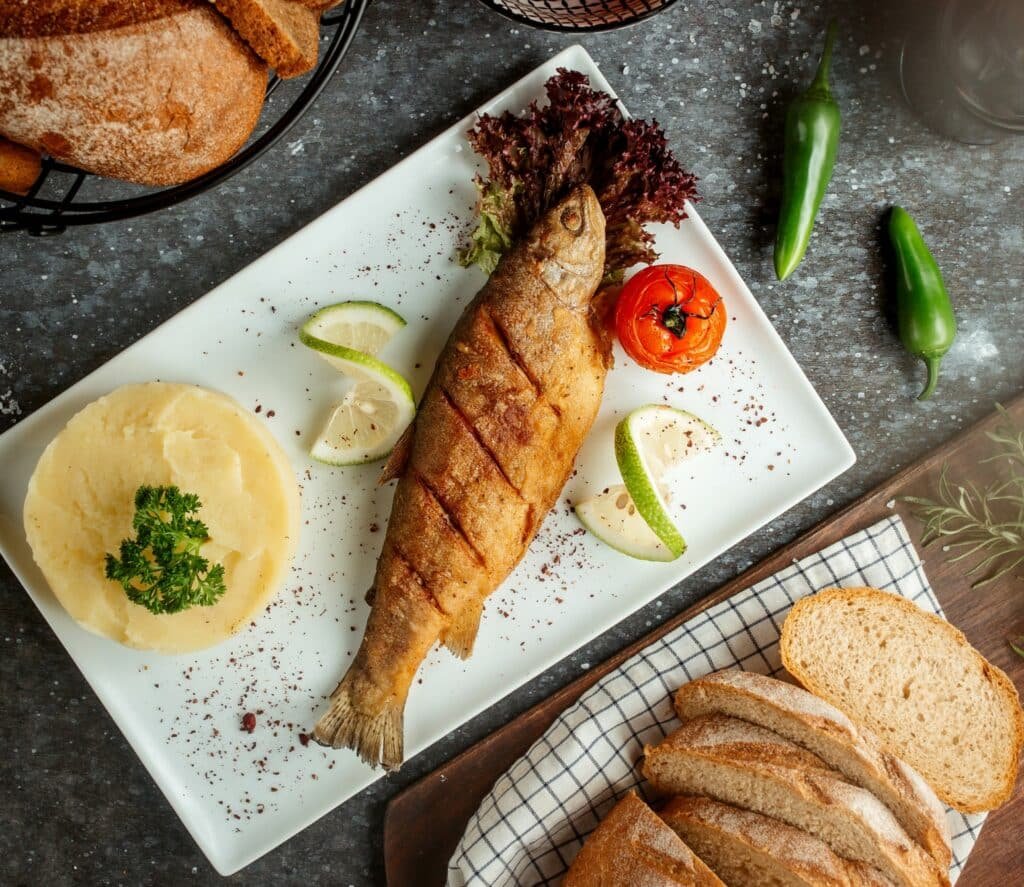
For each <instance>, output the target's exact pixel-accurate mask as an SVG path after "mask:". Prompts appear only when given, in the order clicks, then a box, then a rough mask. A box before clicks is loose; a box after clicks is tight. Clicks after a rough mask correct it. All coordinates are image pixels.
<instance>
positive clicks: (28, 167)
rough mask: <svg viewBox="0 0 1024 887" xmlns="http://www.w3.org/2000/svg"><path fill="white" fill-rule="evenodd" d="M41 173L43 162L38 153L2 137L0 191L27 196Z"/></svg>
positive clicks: (0, 140) (0, 147)
mask: <svg viewBox="0 0 1024 887" xmlns="http://www.w3.org/2000/svg"><path fill="white" fill-rule="evenodd" d="M40 172H42V160H41V158H40V156H39V153H38V152H37V151H33V150H32V149H31V148H26V147H25V146H24V145H16V144H15V143H14V142H9V141H8V140H7V139H5V138H2V137H0V191H9V192H10V193H12V194H27V193H28V192H29V191H30V190H31V188H32V186H33V185H34V184H35V182H36V179H38V178H39V173H40Z"/></svg>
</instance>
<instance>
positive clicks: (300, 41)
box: [213, 0, 320, 78]
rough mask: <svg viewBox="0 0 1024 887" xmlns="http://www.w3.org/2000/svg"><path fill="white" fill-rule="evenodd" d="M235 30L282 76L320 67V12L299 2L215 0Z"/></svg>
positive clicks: (299, 73)
mask: <svg viewBox="0 0 1024 887" xmlns="http://www.w3.org/2000/svg"><path fill="white" fill-rule="evenodd" d="M213 2H214V5H215V6H216V7H217V9H218V10H219V11H220V12H221V13H222V14H223V15H224V16H226V17H227V19H228V21H230V22H231V25H232V27H234V29H235V30H236V31H238V33H239V34H240V35H241V36H242V39H243V40H245V42H246V43H248V44H249V46H251V47H252V49H253V51H254V52H255V53H256V54H257V55H258V56H259V57H260V58H261V59H263V60H264V61H265V62H266V63H267V64H268V65H270V67H271V68H273V69H274V70H275V71H276V72H277V74H278V76H279V77H284V78H288V77H298V76H299V75H301V74H305V73H307V72H308V71H311V70H312V69H313V68H314V67H316V60H317V57H318V55H319V51H320V11H319V10H318V9H315V8H310V7H309V6H305V5H303V4H302V3H298V2H296V0H213Z"/></svg>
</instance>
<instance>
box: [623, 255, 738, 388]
mask: <svg viewBox="0 0 1024 887" xmlns="http://www.w3.org/2000/svg"><path fill="white" fill-rule="evenodd" d="M725 320H726V314H725V305H724V304H723V303H722V297H721V296H720V295H718V293H717V292H715V288H714V287H713V286H712V285H711V284H710V283H709V282H708V279H707V278H706V277H705V276H704V275H703V274H701V273H700V272H698V271H694V270H693V268H687V267H686V266H685V265H651V266H650V267H649V268H644V270H643V271H640V272H639V273H637V274H636V275H635V276H634V277H632V278H631V279H630V281H629V282H628V283H627V284H626V285H625V287H623V289H622V293H621V294H620V295H619V301H618V303H617V304H616V306H615V332H616V333H617V334H618V337H619V341H620V342H621V343H622V347H623V348H625V349H626V353H627V354H628V355H629V356H630V357H632V358H633V360H635V361H636V362H637V363H638V364H640V365H641V366H644V367H647V369H650V370H655V371H656V372H659V373H688V372H690V370H693V369H696V368H697V367H699V366H700V365H701V364H702V363H707V361H709V360H711V358H712V357H714V356H715V352H716V351H717V350H718V346H719V345H721V344H722V335H723V334H724V333H725Z"/></svg>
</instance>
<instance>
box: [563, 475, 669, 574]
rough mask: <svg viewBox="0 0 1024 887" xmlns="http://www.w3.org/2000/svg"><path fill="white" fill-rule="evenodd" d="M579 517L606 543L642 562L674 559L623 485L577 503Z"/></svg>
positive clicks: (581, 521)
mask: <svg viewBox="0 0 1024 887" xmlns="http://www.w3.org/2000/svg"><path fill="white" fill-rule="evenodd" d="M576 517H578V518H579V519H580V523H582V524H583V526H585V527H586V528H587V529H588V530H589V531H590V532H591V533H593V534H594V535H595V536H597V538H598V539H600V540H601V541H602V542H604V544H605V545H608V546H611V547H612V548H614V549H615V550H616V551H621V552H622V553H623V554H627V555H629V556H630V557H635V558H638V559H640V560H643V561H674V560H675V559H676V557H677V555H675V554H673V553H672V552H671V551H670V550H669V549H668V548H667V547H666V545H665V544H664V543H663V542H662V541H661V540H660V539H659V538H658V537H657V535H656V534H655V532H654V530H652V529H651V528H650V527H649V526H648V525H647V521H645V520H644V519H643V516H642V515H641V514H640V512H639V511H638V510H637V507H636V505H635V504H634V502H633V497H632V496H630V495H629V490H627V489H626V487H625V485H624V484H616V485H615V486H614V487H609V488H608V489H607V490H605V491H604V492H603V493H599V494H598V495H597V496H595V497H594V498H593V499H588V500H587V501H586V502H581V503H580V504H579V505H577V506H576Z"/></svg>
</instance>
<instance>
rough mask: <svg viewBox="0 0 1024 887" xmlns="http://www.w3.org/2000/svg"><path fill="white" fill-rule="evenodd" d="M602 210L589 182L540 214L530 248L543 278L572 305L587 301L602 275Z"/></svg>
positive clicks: (569, 305) (578, 305)
mask: <svg viewBox="0 0 1024 887" xmlns="http://www.w3.org/2000/svg"><path fill="white" fill-rule="evenodd" d="M604 227H605V221H604V213H603V212H602V211H601V204H600V203H598V200H597V195H596V194H595V193H594V189H593V188H591V187H590V185H579V186H578V187H576V188H574V189H573V190H572V191H570V192H569V194H568V196H566V197H565V198H563V199H562V200H561V201H559V202H558V203H557V204H556V205H555V206H553V207H552V208H551V209H550V210H548V212H547V213H546V214H545V215H544V216H542V217H541V218H540V220H539V221H538V222H537V224H536V225H535V226H534V228H533V230H532V231H531V232H530V235H529V246H528V248H529V251H530V253H531V255H532V256H533V258H534V260H535V261H536V262H537V263H538V264H539V266H540V275H541V277H542V278H543V280H544V282H545V283H547V284H548V286H549V287H551V289H552V290H553V291H554V292H555V293H556V295H557V296H558V299H559V301H561V302H562V303H563V304H565V305H566V306H567V307H571V308H582V307H584V306H586V305H589V303H590V299H591V298H592V297H593V295H594V291H595V290H596V289H597V286H598V284H599V283H600V282H601V278H602V277H603V276H604V250H605V245H604Z"/></svg>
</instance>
